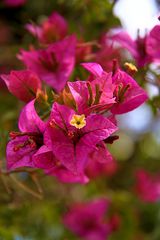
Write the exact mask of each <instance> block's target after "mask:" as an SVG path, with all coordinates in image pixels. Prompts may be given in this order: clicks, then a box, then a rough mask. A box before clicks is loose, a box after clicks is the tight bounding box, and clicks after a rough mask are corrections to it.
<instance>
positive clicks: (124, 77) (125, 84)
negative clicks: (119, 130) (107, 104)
mask: <svg viewBox="0 0 160 240" xmlns="http://www.w3.org/2000/svg"><path fill="white" fill-rule="evenodd" d="M82 65H83V67H85V68H86V69H87V70H88V71H89V72H90V73H91V74H92V76H91V77H90V79H91V80H92V81H91V83H92V82H94V81H97V82H98V81H99V82H101V81H102V80H103V78H104V77H103V76H105V75H108V73H106V72H104V71H103V69H102V68H101V66H100V65H99V64H96V63H85V64H82ZM110 78H111V81H112V83H111V82H109V86H108V85H107V84H106V85H105V86H106V89H105V88H104V89H103V91H104V99H105V93H107V94H106V95H107V96H110V97H112V94H113V97H115V103H114V104H113V105H112V107H111V108H110V110H111V112H112V113H113V114H122V113H126V112H129V111H131V110H133V109H135V108H137V107H138V106H140V105H141V104H142V103H144V102H145V101H146V100H147V99H148V96H147V94H146V92H145V91H144V90H143V88H141V87H140V86H139V85H138V84H137V83H136V81H135V80H134V79H133V78H132V77H131V76H130V75H128V74H127V73H126V72H124V71H121V70H120V69H117V70H116V72H115V73H114V74H112V77H111V76H110ZM110 78H109V79H110ZM101 79H102V80H101ZM103 81H105V79H104V80H103ZM103 81H102V83H103ZM102 86H104V85H102ZM107 91H108V92H107ZM102 96H103V95H102ZM113 99H114V98H113Z"/></svg>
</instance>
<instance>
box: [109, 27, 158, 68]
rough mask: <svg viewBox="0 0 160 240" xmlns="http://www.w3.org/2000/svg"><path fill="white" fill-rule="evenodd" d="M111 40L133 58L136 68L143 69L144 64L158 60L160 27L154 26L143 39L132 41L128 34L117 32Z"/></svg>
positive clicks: (138, 38)
mask: <svg viewBox="0 0 160 240" xmlns="http://www.w3.org/2000/svg"><path fill="white" fill-rule="evenodd" d="M111 39H112V40H115V41H117V42H118V43H120V45H121V46H122V47H124V48H126V49H127V50H128V51H129V52H130V53H131V55H132V56H133V58H134V59H135V60H136V62H137V65H138V67H143V66H144V65H145V64H148V63H151V62H152V61H154V60H157V59H159V60H160V54H159V50H160V47H159V40H160V26H159V25H157V26H155V27H154V28H153V29H152V30H151V31H150V32H149V33H148V34H146V35H145V36H144V37H140V36H138V37H137V39H136V40H133V39H132V38H131V37H130V36H129V34H128V33H126V32H123V31H122V32H119V33H117V34H113V36H111Z"/></svg>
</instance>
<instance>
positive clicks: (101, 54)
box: [94, 42, 121, 72]
mask: <svg viewBox="0 0 160 240" xmlns="http://www.w3.org/2000/svg"><path fill="white" fill-rule="evenodd" d="M114 59H117V61H118V62H120V60H121V58H120V50H119V49H118V48H115V47H114V46H113V44H111V43H108V42H105V43H103V44H102V45H101V48H100V50H99V51H97V52H96V53H95V57H94V61H95V62H96V63H99V64H100V65H101V66H102V68H103V69H104V71H106V72H111V71H112V69H113V60H114Z"/></svg>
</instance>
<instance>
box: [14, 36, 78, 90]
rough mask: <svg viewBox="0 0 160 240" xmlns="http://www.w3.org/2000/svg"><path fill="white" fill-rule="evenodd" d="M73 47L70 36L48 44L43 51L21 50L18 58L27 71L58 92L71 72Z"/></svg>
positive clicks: (72, 40) (73, 38)
mask: <svg viewBox="0 0 160 240" xmlns="http://www.w3.org/2000/svg"><path fill="white" fill-rule="evenodd" d="M75 46H76V38H75V36H74V35H72V36H69V37H67V38H65V39H64V40H62V41H58V42H56V43H54V44H50V45H49V46H48V48H47V49H44V50H32V51H24V50H22V51H21V54H20V55H19V56H18V57H19V59H20V60H22V61H23V62H24V64H25V65H26V66H27V68H28V69H30V70H32V71H34V72H35V73H37V75H38V76H39V77H40V78H41V79H42V80H44V81H45V82H46V83H47V84H48V85H50V86H51V87H53V89H54V90H56V91H57V92H59V91H61V90H62V89H63V88H64V86H65V84H66V82H67V80H68V78H69V77H70V75H71V73H72V71H73V68H74V63H75Z"/></svg>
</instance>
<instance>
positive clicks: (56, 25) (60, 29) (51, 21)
mask: <svg viewBox="0 0 160 240" xmlns="http://www.w3.org/2000/svg"><path fill="white" fill-rule="evenodd" d="M26 28H27V30H28V31H29V32H30V33H32V34H33V35H34V36H35V37H37V38H38V40H39V41H40V42H41V43H44V44H50V43H53V42H54V41H58V40H61V39H63V38H64V37H65V36H66V35H67V32H68V25H67V22H66V20H65V19H64V18H63V17H62V16H61V15H60V14H58V13H57V12H53V13H52V14H51V16H49V17H48V19H47V20H44V21H43V22H42V24H41V25H39V26H37V25H35V24H27V25H26Z"/></svg>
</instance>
